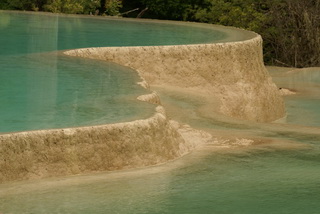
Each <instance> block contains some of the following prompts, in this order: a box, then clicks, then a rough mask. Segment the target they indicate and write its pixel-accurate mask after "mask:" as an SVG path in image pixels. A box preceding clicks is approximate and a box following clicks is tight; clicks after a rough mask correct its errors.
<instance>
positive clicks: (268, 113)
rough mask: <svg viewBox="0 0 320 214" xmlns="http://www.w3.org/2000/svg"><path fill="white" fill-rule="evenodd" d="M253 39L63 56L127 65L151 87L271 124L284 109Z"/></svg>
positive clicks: (259, 44) (80, 51)
mask: <svg viewBox="0 0 320 214" xmlns="http://www.w3.org/2000/svg"><path fill="white" fill-rule="evenodd" d="M254 35H255V36H254V37H253V38H251V39H248V40H244V41H237V42H226V43H213V44H199V45H175V46H141V47H102V48H83V49H76V50H70V51H66V52H64V53H65V54H67V55H70V56H77V57H86V58H91V59H99V60H106V61H110V62H115V63H118V64H120V65H124V66H128V67H130V68H132V69H135V70H137V71H138V72H139V74H140V75H141V76H142V77H143V78H144V79H145V81H146V82H148V83H149V84H150V85H166V86H175V87H181V88H188V89H196V90H198V91H200V92H201V93H206V94H208V95H209V96H211V97H212V99H216V100H218V101H219V103H220V107H219V111H220V112H221V113H223V114H225V115H227V116H231V117H234V118H238V119H245V120H252V121H257V122H270V121H274V120H277V119H279V118H281V117H283V116H284V115H285V107H284V102H283V99H282V97H281V95H280V94H279V91H278V89H277V87H276V85H275V84H274V83H273V82H272V79H271V77H270V75H269V74H268V72H267V70H266V68H265V66H264V63H263V53H262V38H261V36H260V35H258V34H254ZM213 110H214V109H213Z"/></svg>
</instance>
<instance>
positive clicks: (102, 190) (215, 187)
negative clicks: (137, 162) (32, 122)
mask: <svg viewBox="0 0 320 214" xmlns="http://www.w3.org/2000/svg"><path fill="white" fill-rule="evenodd" d="M319 71H320V69H318V68H316V69H313V70H312V71H311V70H308V71H307V72H305V71H302V73H296V72H289V73H287V72H286V71H279V72H277V71H273V70H272V71H271V72H275V73H273V74H272V75H273V77H274V80H275V81H276V83H277V84H278V86H279V87H287V88H290V89H292V90H296V91H297V92H299V93H298V94H296V95H293V96H287V97H286V98H285V99H286V102H287V106H288V117H287V121H288V122H282V123H269V124H257V123H252V122H245V121H237V120H232V119H230V118H224V117H222V116H221V115H209V116H208V115H206V114H205V113H204V112H202V111H201V110H202V108H201V107H202V106H203V105H205V103H204V100H203V99H202V98H201V97H191V95H190V94H183V93H181V94H179V93H176V92H174V93H173V92H171V91H167V90H165V89H163V90H161V89H160V90H158V91H159V94H160V96H161V100H162V102H163V104H164V105H165V107H166V109H167V113H168V114H169V116H170V117H172V118H174V119H176V120H178V121H179V122H182V123H188V124H190V125H192V127H195V128H198V129H202V130H205V131H207V132H209V133H211V134H212V135H213V136H216V137H217V140H219V142H220V144H211V145H208V146H206V147H204V148H202V149H200V150H197V151H194V152H193V153H191V154H189V155H187V156H185V157H183V158H181V159H179V160H176V161H173V162H170V163H167V164H164V165H161V166H155V167H149V168H145V169H138V170H128V171H121V172H112V173H98V174H92V175H84V176H71V177H61V178H52V179H44V180H41V181H32V182H28V181H25V182H13V183H7V184H1V185H0V213H3V214H7V213H123V214H128V213H130V214H131V213H137V214H138V213H139V214H140V213H150V214H154V213H159V214H160V213H170V214H176V213H181V214H182V213H183V214H185V213H216V214H221V213H222V214H223V213H226V214H251V213H252V214H256V213H261V214H270V213H277V214H278V213H279V214H282V213H283V214H286V213H288V214H312V213H314V214H316V213H319V210H320V203H319V201H320V180H319V176H320V128H319V126H320V123H319V122H317V121H319V117H318V116H319V114H320V113H319V111H320V109H319V108H317V107H316V106H317V105H319V99H318V98H319V97H318V95H319V91H318V90H319V89H320V87H318V84H319V79H318V80H317V77H318V74H319ZM292 74H294V75H292ZM305 100H308V102H305ZM306 115H310V116H309V117H307V116H306ZM308 118H309V119H308ZM310 118H311V119H312V120H311V119H310ZM239 140H240V142H244V143H242V144H239V143H237V142H239ZM221 142H222V143H221ZM247 143H249V144H247Z"/></svg>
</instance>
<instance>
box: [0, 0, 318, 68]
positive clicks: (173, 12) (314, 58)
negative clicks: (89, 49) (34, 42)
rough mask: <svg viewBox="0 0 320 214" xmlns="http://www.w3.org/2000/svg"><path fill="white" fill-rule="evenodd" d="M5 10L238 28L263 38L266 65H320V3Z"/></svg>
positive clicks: (108, 4)
mask: <svg viewBox="0 0 320 214" xmlns="http://www.w3.org/2000/svg"><path fill="white" fill-rule="evenodd" d="M0 9H13V10H33V11H48V12H54V13H78V14H95V15H98V14H99V15H120V16H130V17H144V18H157V19H171V20H184V21H198V22H207V23H214V24H221V25H229V26H235V27H240V28H244V29H248V30H253V31H255V32H257V33H259V34H261V35H262V37H263V39H264V53H265V62H266V63H267V64H272V65H282V66H293V67H310V66H320V0H268V1H265V0H122V1H121V0H1V2H0Z"/></svg>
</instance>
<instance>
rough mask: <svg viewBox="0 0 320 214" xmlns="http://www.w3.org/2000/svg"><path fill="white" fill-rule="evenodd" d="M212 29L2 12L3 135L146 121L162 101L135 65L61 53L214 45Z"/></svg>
mask: <svg viewBox="0 0 320 214" xmlns="http://www.w3.org/2000/svg"><path fill="white" fill-rule="evenodd" d="M226 37H227V34H226V33H225V32H222V31H218V30H213V29H212V28H205V27H204V28H201V27H192V26H185V25H178V24H167V23H160V22H159V23H157V22H150V21H140V22H139V21H133V20H130V19H129V20H125V19H119V18H118V19H117V18H105V17H102V18H101V17H100V18H99V17H90V16H63V15H54V14H41V13H23V12H6V11H0V47H1V49H0V65H1V68H0V81H1V83H0V133H1V132H2V133H4V132H16V131H25V130H37V129H50V128H64V127H76V126H85V125H98V124H105V123H115V122H123V121H131V120H134V119H141V118H146V117H149V116H151V115H152V113H153V112H154V106H153V105H150V104H147V103H142V102H138V101H136V100H135V99H136V97H138V96H139V95H142V94H146V93H149V92H148V91H147V90H144V89H142V88H141V87H139V86H137V85H136V82H138V81H141V79H140V78H139V77H138V75H137V73H136V72H135V71H133V70H131V69H129V68H125V67H121V66H119V65H115V64H112V63H107V62H100V61H95V60H88V59H76V58H71V57H67V56H64V55H63V54H62V53H61V52H59V50H66V49H74V48H83V47H104V46H137V45H173V44H174V45H177V44H193V43H207V42H213V41H219V40H222V39H225V38H226Z"/></svg>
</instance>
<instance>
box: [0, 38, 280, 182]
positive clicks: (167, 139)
mask: <svg viewBox="0 0 320 214" xmlns="http://www.w3.org/2000/svg"><path fill="white" fill-rule="evenodd" d="M65 54H67V55H70V56H75V57H87V58H92V59H100V60H107V61H111V62H115V63H118V64H120V65H124V66H128V67H131V68H133V69H135V70H136V71H137V72H138V73H139V74H140V75H141V77H142V78H143V79H144V80H145V81H146V82H144V83H143V85H144V86H146V85H147V83H148V84H150V85H151V89H152V86H153V85H157V86H159V85H163V86H170V87H178V88H181V89H183V90H193V91H196V92H197V93H202V94H206V96H208V97H210V98H212V100H216V101H217V102H216V103H217V105H215V106H212V111H219V112H220V113H222V114H225V115H227V116H231V117H235V118H239V119H245V120H252V121H258V122H269V121H273V120H276V119H279V118H281V117H283V116H284V114H285V110H284V103H283V100H282V98H281V96H280V94H279V92H278V89H277V88H276V86H275V85H274V84H273V82H272V80H271V77H270V76H269V74H268V73H267V71H266V69H265V67H264V64H263V58H262V39H261V37H260V36H259V35H257V34H254V33H252V36H251V37H250V38H249V39H246V40H242V41H234V42H224V43H213V44H198V45H179V46H148V47H101V48H85V49H77V50H70V51H66V52H65ZM139 99H140V100H144V101H149V102H152V103H154V104H156V105H160V104H161V101H160V100H159V97H158V96H157V94H156V93H155V92H153V93H152V94H150V95H146V96H141V97H139ZM181 133H182V132H179V125H177V123H175V122H173V121H170V120H169V119H168V118H167V117H166V114H165V110H164V109H163V107H161V106H158V107H157V108H156V111H155V114H154V116H152V117H151V118H148V119H145V120H138V121H133V122H127V123H119V124H110V125H102V126H93V127H80V128H67V129H56V130H40V131H31V132H21V133H8V134H3V135H0V183H1V182H6V181H12V180H21V179H33V178H43V177H50V176H60V175H71V174H79V173H88V172H93V171H103V170H117V169H125V168H134V167H141V166H147V165H154V164H159V163H163V162H166V161H168V160H172V159H175V158H178V157H181V156H182V155H183V154H186V153H188V152H189V151H190V150H192V149H193V148H194V147H196V145H195V144H196V140H194V139H193V138H192V137H190V135H185V136H189V137H183V134H181ZM191 141H192V142H191Z"/></svg>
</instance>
